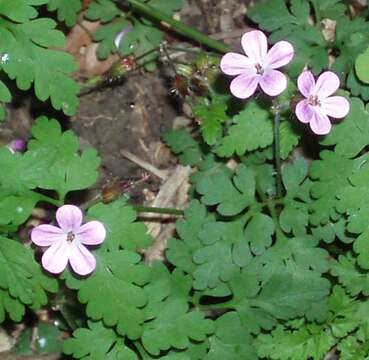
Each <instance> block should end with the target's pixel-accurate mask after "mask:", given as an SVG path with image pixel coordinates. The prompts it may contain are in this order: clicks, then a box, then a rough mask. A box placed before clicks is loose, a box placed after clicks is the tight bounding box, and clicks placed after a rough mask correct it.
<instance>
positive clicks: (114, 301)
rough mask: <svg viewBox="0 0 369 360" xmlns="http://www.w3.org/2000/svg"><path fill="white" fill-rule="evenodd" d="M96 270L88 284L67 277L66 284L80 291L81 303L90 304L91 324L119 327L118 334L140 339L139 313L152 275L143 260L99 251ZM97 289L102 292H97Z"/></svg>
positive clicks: (122, 251) (133, 256)
mask: <svg viewBox="0 0 369 360" xmlns="http://www.w3.org/2000/svg"><path fill="white" fill-rule="evenodd" d="M95 254H96V257H97V270H96V271H95V272H94V273H93V274H92V275H91V276H90V277H89V278H88V279H86V280H85V281H81V280H79V279H76V278H74V277H73V275H71V274H70V273H66V274H65V277H66V284H67V286H68V287H70V288H71V289H76V290H78V299H79V301H80V302H81V303H83V304H84V303H87V306H86V312H87V315H88V316H89V317H90V318H91V319H92V320H101V319H102V320H103V321H104V323H105V324H106V325H107V326H113V325H116V326H117V332H118V333H119V334H121V335H127V336H128V337H129V338H131V339H137V338H138V337H139V336H141V334H142V325H143V321H144V316H143V312H142V310H141V309H140V308H141V307H142V306H144V305H145V304H146V302H147V298H146V296H145V293H144V291H143V289H142V288H141V286H142V285H144V284H146V283H147V282H148V281H149V280H150V271H149V269H148V268H146V267H145V266H144V265H142V264H139V262H140V256H139V255H138V254H135V253H133V252H130V251H126V250H115V251H110V252H106V251H96V252H95ZM97 289H99V290H98V291H97Z"/></svg>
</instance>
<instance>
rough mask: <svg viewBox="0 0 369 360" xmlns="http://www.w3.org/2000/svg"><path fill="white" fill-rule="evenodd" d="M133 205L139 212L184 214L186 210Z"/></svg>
mask: <svg viewBox="0 0 369 360" xmlns="http://www.w3.org/2000/svg"><path fill="white" fill-rule="evenodd" d="M132 207H133V208H134V209H135V210H136V211H137V212H139V213H155V214H168V215H178V216H183V215H184V211H183V210H179V209H174V208H161V207H151V206H139V205H132Z"/></svg>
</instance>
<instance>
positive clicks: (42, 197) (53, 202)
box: [37, 194, 63, 206]
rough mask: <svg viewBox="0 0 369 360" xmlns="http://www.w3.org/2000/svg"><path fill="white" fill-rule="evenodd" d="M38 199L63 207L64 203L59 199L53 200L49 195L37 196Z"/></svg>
mask: <svg viewBox="0 0 369 360" xmlns="http://www.w3.org/2000/svg"><path fill="white" fill-rule="evenodd" d="M37 196H38V198H39V200H40V201H45V202H48V203H49V204H52V205H55V206H61V205H63V203H62V202H61V201H60V200H57V199H53V198H51V197H49V196H47V195H43V194H37Z"/></svg>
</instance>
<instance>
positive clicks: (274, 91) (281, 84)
mask: <svg viewBox="0 0 369 360" xmlns="http://www.w3.org/2000/svg"><path fill="white" fill-rule="evenodd" d="M260 86H261V88H262V89H263V91H264V92H265V93H266V94H268V95H269V96H276V95H279V94H280V93H282V92H283V91H284V90H285V89H286V88H287V78H286V76H285V75H284V74H282V73H281V72H280V71H278V70H268V71H266V72H264V74H263V75H262V77H261V79H260Z"/></svg>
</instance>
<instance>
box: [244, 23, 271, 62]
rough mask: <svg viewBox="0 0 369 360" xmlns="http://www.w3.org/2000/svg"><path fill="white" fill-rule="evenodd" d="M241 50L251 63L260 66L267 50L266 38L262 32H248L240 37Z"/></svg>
mask: <svg viewBox="0 0 369 360" xmlns="http://www.w3.org/2000/svg"><path fill="white" fill-rule="evenodd" d="M241 44H242V48H243V50H244V52H245V54H246V55H247V56H248V57H249V58H250V60H251V61H253V63H254V64H255V63H257V64H260V65H262V64H263V60H264V58H265V56H266V53H267V50H268V43H267V38H266V36H265V35H264V33H263V32H262V31H259V30H253V31H249V32H247V33H246V34H244V35H243V36H242V39H241Z"/></svg>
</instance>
